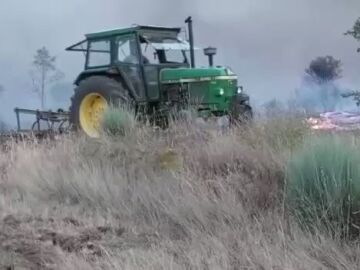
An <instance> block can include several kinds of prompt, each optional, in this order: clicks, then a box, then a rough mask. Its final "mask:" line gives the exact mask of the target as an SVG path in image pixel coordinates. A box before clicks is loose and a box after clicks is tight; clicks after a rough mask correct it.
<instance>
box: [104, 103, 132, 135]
mask: <svg viewBox="0 0 360 270" xmlns="http://www.w3.org/2000/svg"><path fill="white" fill-rule="evenodd" d="M135 125H136V119H135V114H134V113H132V111H131V110H128V109H127V108H123V107H109V108H108V109H107V110H106V112H105V114H104V118H103V121H102V127H103V129H104V131H105V132H106V133H107V134H110V135H121V136H124V135H126V134H128V133H130V132H131V131H132V130H134V128H135Z"/></svg>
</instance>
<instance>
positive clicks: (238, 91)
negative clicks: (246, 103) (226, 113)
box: [237, 86, 243, 94]
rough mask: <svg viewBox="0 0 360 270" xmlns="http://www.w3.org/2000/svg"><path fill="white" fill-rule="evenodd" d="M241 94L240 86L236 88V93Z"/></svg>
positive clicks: (241, 88)
mask: <svg viewBox="0 0 360 270" xmlns="http://www.w3.org/2000/svg"><path fill="white" fill-rule="evenodd" d="M242 92H243V87H242V86H238V88H237V93H238V94H241V93H242Z"/></svg>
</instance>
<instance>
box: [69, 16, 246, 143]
mask: <svg viewBox="0 0 360 270" xmlns="http://www.w3.org/2000/svg"><path fill="white" fill-rule="evenodd" d="M185 22H186V23H187V24H188V36H189V38H188V39H187V38H181V33H182V29H181V28H168V27H158V26H140V25H136V26H132V27H129V28H125V29H114V30H108V31H102V32H96V33H90V34H86V35H85V37H86V38H85V39H84V40H82V41H80V42H78V43H76V44H74V45H72V46H70V47H68V48H66V50H67V51H77V52H83V53H84V55H85V68H84V71H83V72H81V73H80V75H79V76H78V77H77V78H76V80H75V86H76V87H75V91H74V95H73V97H72V99H71V106H70V112H69V115H70V116H69V117H70V123H71V125H72V126H73V127H74V128H76V129H77V130H81V131H83V132H84V133H85V134H86V135H88V136H89V137H93V138H97V137H99V136H100V134H101V132H100V131H101V122H102V116H103V115H104V113H105V111H106V109H107V108H108V106H110V105H111V106H120V105H124V106H131V108H134V111H135V112H136V113H137V114H139V115H145V116H147V117H149V118H150V119H162V118H161V117H159V116H165V117H166V115H168V114H169V112H170V111H171V110H173V109H174V108H176V110H178V109H181V108H185V107H186V106H194V107H195V110H196V112H197V113H198V114H199V115H201V116H206V115H207V116H209V115H211V116H215V117H221V116H229V118H230V119H231V120H232V121H230V122H245V121H247V120H250V119H251V118H252V109H251V107H250V105H249V97H248V96H247V95H246V94H245V93H243V88H242V87H241V86H238V84H237V76H236V75H235V74H234V73H233V72H232V71H231V69H230V68H227V67H221V66H215V67H214V66H213V56H214V54H215V53H216V48H211V47H209V48H206V49H204V53H205V54H206V55H207V56H208V57H209V66H208V67H199V68H197V67H195V53H194V52H195V49H196V48H195V47H194V37H193V23H192V18H191V17H189V18H187V19H186V21H185ZM155 116H156V117H155Z"/></svg>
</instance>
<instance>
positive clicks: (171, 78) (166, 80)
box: [160, 67, 237, 84]
mask: <svg viewBox="0 0 360 270" xmlns="http://www.w3.org/2000/svg"><path fill="white" fill-rule="evenodd" d="M221 79H224V80H229V79H230V80H231V79H235V80H236V79H237V76H236V75H235V73H233V72H232V71H231V70H230V69H229V68H225V67H207V68H164V69H162V70H161V72H160V81H161V83H162V84H171V83H187V82H201V81H211V80H221Z"/></svg>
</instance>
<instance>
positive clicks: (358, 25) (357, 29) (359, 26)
mask: <svg viewBox="0 0 360 270" xmlns="http://www.w3.org/2000/svg"><path fill="white" fill-rule="evenodd" d="M345 35H349V36H352V37H353V38H355V39H356V40H357V41H359V42H360V18H358V19H357V20H356V21H355V23H354V25H353V27H352V29H351V30H349V31H347V32H346V33H345ZM357 51H358V52H360V48H358V49H357Z"/></svg>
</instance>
